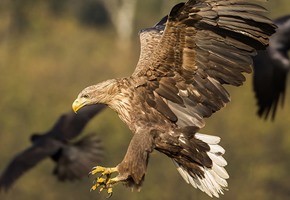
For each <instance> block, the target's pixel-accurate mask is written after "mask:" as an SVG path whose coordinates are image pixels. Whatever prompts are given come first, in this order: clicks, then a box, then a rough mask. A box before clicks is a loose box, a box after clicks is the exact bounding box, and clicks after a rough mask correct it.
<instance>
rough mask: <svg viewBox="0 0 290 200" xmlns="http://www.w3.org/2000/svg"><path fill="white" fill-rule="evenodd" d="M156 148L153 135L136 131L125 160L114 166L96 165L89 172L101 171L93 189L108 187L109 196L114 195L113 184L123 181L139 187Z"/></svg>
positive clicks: (128, 184) (92, 173)
mask: <svg viewBox="0 0 290 200" xmlns="http://www.w3.org/2000/svg"><path fill="white" fill-rule="evenodd" d="M153 148H154V142H153V137H152V135H151V134H148V132H147V133H135V135H134V136H133V138H132V140H131V142H130V145H129V147H128V150H127V153H126V155H125V157H124V159H123V161H122V162H121V163H120V164H118V165H117V166H116V167H113V168H105V167H101V166H96V167H94V168H93V169H92V171H91V172H90V173H89V174H91V175H94V174H97V173H101V175H100V176H99V177H97V178H96V180H95V183H94V185H93V186H92V188H91V190H96V189H97V188H98V187H99V188H100V191H102V190H104V189H106V190H107V192H108V194H109V196H111V195H112V192H113V189H112V187H113V185H115V184H117V183H119V182H123V183H124V184H125V185H127V186H130V187H135V188H139V187H140V186H141V184H142V182H143V180H144V176H145V172H146V168H147V163H148V158H149V153H150V152H152V150H153ZM115 172H117V173H118V175H117V176H116V177H114V178H111V175H112V174H113V173H115Z"/></svg>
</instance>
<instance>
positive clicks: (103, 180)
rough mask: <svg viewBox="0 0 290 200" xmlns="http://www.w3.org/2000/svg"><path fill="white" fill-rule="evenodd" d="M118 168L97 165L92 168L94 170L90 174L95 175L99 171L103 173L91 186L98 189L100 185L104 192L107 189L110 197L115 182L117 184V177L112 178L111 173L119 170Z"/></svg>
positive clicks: (92, 188)
mask: <svg viewBox="0 0 290 200" xmlns="http://www.w3.org/2000/svg"><path fill="white" fill-rule="evenodd" d="M117 171H118V170H117V168H116V167H113V168H105V167H101V166H96V167H94V168H93V169H92V171H91V172H90V173H89V175H95V174H97V173H101V175H100V176H99V177H98V178H96V180H95V181H94V185H93V186H92V187H91V191H92V190H96V189H97V188H98V187H99V188H100V192H102V191H103V190H104V189H106V190H107V193H108V197H107V198H110V197H111V196H112V194H113V184H115V183H116V182H117V181H115V179H114V178H113V179H111V174H112V173H114V172H117Z"/></svg>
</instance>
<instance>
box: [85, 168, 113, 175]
mask: <svg viewBox="0 0 290 200" xmlns="http://www.w3.org/2000/svg"><path fill="white" fill-rule="evenodd" d="M114 172H118V170H117V168H116V167H112V168H106V167H102V166H96V167H93V169H92V171H90V173H89V175H95V174H97V173H102V175H111V174H112V173H114Z"/></svg>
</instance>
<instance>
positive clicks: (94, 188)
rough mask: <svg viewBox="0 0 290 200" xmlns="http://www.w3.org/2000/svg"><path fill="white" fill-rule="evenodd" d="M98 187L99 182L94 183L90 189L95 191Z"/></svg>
mask: <svg viewBox="0 0 290 200" xmlns="http://www.w3.org/2000/svg"><path fill="white" fill-rule="evenodd" d="M97 187H98V185H97V184H95V185H93V186H92V187H91V189H90V191H95V190H96V189H97Z"/></svg>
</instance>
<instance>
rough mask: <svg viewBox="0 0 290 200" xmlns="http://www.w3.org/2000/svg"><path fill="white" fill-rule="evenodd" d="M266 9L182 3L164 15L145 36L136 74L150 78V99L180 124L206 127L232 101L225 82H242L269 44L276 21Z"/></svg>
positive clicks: (236, 2)
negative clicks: (266, 14) (259, 51)
mask: <svg viewBox="0 0 290 200" xmlns="http://www.w3.org/2000/svg"><path fill="white" fill-rule="evenodd" d="M264 11H265V9H264V8H262V7H260V6H257V5H253V4H251V3H248V2H247V1H245V0H230V1H228V0H227V1H225V0H222V1H213V0H204V1H202V0H198V1H188V2H187V3H180V4H177V5H176V6H175V7H174V8H173V9H172V11H171V12H170V14H169V16H168V19H167V22H166V25H165V26H164V19H163V23H159V25H158V27H156V26H155V27H153V28H151V29H148V31H147V32H146V31H145V32H144V33H143V35H142V33H141V36H140V38H141V55H140V60H139V62H138V65H137V68H136V70H135V72H134V73H133V75H132V78H135V79H136V80H137V79H139V80H144V79H145V80H149V81H141V82H140V85H139V86H142V87H145V88H146V90H147V91H148V92H147V94H146V96H144V98H145V101H146V102H147V103H148V104H149V105H150V106H152V107H155V108H156V109H157V110H158V111H159V112H161V113H162V114H164V115H165V116H166V117H167V118H168V119H169V120H171V121H173V122H176V123H177V125H179V126H192V125H194V126H196V127H197V128H201V127H203V126H204V120H203V118H204V117H209V116H210V115H211V114H212V113H214V112H215V111H217V110H219V109H221V108H222V107H223V106H224V105H225V104H226V103H227V102H228V101H229V100H230V97H229V94H228V93H227V91H226V90H225V89H224V87H223V86H222V85H223V84H230V85H234V86H239V85H241V84H242V83H243V82H244V81H245V77H244V76H243V74H242V73H243V72H248V73H249V72H251V64H252V59H251V56H253V55H254V54H255V53H256V52H255V51H256V49H262V48H264V46H265V45H266V44H267V43H268V37H269V35H271V34H272V33H273V27H274V25H273V24H272V22H271V21H270V20H269V19H268V18H266V17H264V16H262V15H260V12H264ZM257 25H259V26H257ZM258 27H259V28H258ZM166 105H167V106H166Z"/></svg>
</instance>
